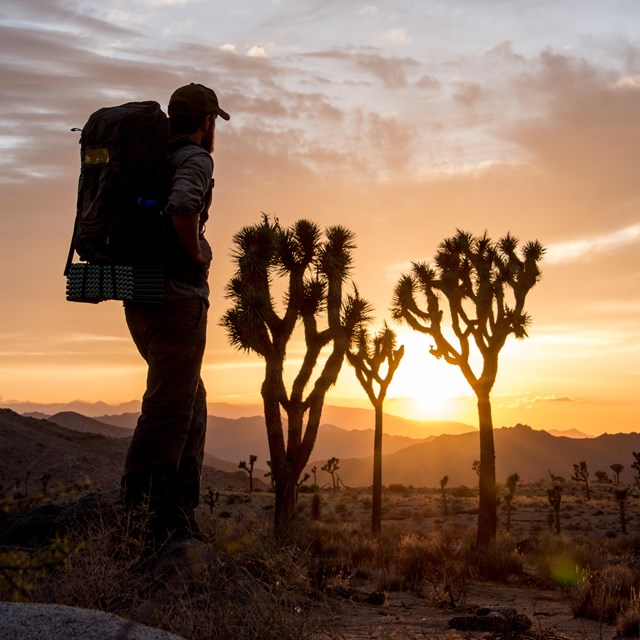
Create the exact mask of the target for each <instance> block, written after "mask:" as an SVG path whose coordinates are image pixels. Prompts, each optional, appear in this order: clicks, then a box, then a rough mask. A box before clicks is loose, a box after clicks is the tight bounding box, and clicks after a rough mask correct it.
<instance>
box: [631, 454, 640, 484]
mask: <svg viewBox="0 0 640 640" xmlns="http://www.w3.org/2000/svg"><path fill="white" fill-rule="evenodd" d="M631 455H632V456H633V459H634V461H633V464H632V465H631V468H632V469H635V471H636V475H635V476H634V477H633V479H634V481H635V483H636V485H637V486H638V487H640V452H638V451H632V452H631Z"/></svg>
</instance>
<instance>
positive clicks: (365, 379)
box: [347, 323, 404, 535]
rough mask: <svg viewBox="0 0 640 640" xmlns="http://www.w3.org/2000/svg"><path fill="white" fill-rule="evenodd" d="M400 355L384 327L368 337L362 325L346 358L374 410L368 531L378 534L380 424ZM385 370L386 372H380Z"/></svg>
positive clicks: (379, 525)
mask: <svg viewBox="0 0 640 640" xmlns="http://www.w3.org/2000/svg"><path fill="white" fill-rule="evenodd" d="M403 355H404V346H402V345H401V346H400V347H398V348H396V334H395V332H394V331H392V330H391V329H389V327H387V325H386V323H385V324H384V327H383V329H382V331H380V332H379V333H377V334H375V335H374V336H371V335H370V334H369V332H368V331H367V329H366V327H365V326H364V325H362V326H360V328H359V329H358V331H357V332H356V334H355V336H354V338H353V340H352V342H351V344H350V345H349V350H348V351H347V359H348V360H349V364H351V366H352V367H353V369H354V371H355V373H356V377H357V378H358V382H359V383H360V385H361V386H362V388H363V389H364V390H365V392H366V394H367V397H368V398H369V400H370V402H371V404H372V405H373V408H374V416H375V418H374V419H375V429H374V437H373V489H372V498H371V531H372V533H374V534H376V535H377V534H379V533H380V531H381V529H382V421H383V416H384V413H383V405H384V399H385V397H386V395H387V389H388V388H389V384H390V383H391V381H392V380H393V376H394V375H395V372H396V371H397V369H398V366H399V365H400V361H401V360H402V356H403ZM381 369H385V370H386V373H384V374H383V373H382V371H381Z"/></svg>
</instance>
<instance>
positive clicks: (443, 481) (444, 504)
mask: <svg viewBox="0 0 640 640" xmlns="http://www.w3.org/2000/svg"><path fill="white" fill-rule="evenodd" d="M448 483H449V476H442V478H441V479H440V493H441V494H442V513H444V515H445V517H446V516H448V515H449V505H448V504H447V494H446V493H445V490H444V488H445V487H446V486H447V484H448Z"/></svg>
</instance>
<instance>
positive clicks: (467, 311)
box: [392, 230, 545, 546]
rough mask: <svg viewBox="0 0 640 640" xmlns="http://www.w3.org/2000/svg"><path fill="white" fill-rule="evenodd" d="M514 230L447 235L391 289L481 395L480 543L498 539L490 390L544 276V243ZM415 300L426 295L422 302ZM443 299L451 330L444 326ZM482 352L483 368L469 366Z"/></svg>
mask: <svg viewBox="0 0 640 640" xmlns="http://www.w3.org/2000/svg"><path fill="white" fill-rule="evenodd" d="M518 245H519V243H518V240H517V239H516V238H515V237H514V236H512V235H511V234H510V233H508V234H507V235H505V236H504V237H502V238H500V239H499V240H498V241H497V242H494V241H492V240H491V239H490V238H489V237H488V236H487V234H486V233H485V234H484V235H482V236H474V235H472V234H471V233H467V232H464V231H460V230H458V231H457V232H456V234H455V235H454V236H453V237H451V238H447V239H446V240H444V241H443V242H442V243H441V244H440V247H439V248H438V251H437V253H436V256H435V259H434V262H433V264H426V263H413V265H412V271H411V275H404V276H402V277H401V278H400V280H399V282H398V284H397V285H396V288H395V291H394V299H393V307H392V309H393V317H394V319H396V320H400V321H405V322H406V323H407V324H408V325H409V326H410V327H411V328H412V329H414V330H415V331H419V332H421V333H424V334H427V335H429V336H430V337H431V338H432V339H433V342H434V345H433V346H432V347H431V350H430V353H431V355H433V356H435V357H436V358H442V359H444V361H445V362H447V363H448V364H451V365H455V366H457V367H459V369H460V371H461V372H462V374H463V375H464V377H465V379H466V381H467V382H468V383H469V386H470V387H471V388H472V389H473V391H474V393H475V395H476V397H477V400H478V423H479V432H480V483H479V484H480V500H479V505H478V532H477V542H478V545H480V546H484V545H487V544H489V543H490V542H491V541H492V540H494V539H495V537H496V530H497V507H496V464H495V446H494V438H493V418H492V416H491V400H490V395H491V389H492V388H493V385H494V383H495V381H496V376H497V374H498V358H499V355H500V351H501V350H502V347H503V346H504V344H505V342H506V340H507V338H508V337H509V336H510V335H512V334H513V335H514V336H515V337H516V338H518V339H523V338H526V337H527V335H528V334H527V329H528V327H529V324H530V320H531V319H530V317H529V314H528V313H527V312H526V311H525V310H524V305H525V299H526V297H527V294H528V293H529V291H530V290H531V289H532V288H533V287H534V286H535V285H536V283H537V282H538V281H539V280H540V277H541V271H540V267H539V262H540V261H541V260H542V258H543V256H544V253H545V249H544V247H543V246H542V245H541V244H540V242H538V241H533V242H528V243H526V244H525V245H524V246H522V247H519V246H518ZM418 299H420V301H423V305H422V306H419V304H418ZM443 302H446V306H447V307H448V320H450V323H451V329H452V331H451V332H448V331H447V330H446V329H444V328H443V326H442V323H443V317H444V312H445V310H446V309H443V308H442V307H441V305H442V303H443ZM475 355H478V356H479V358H478V361H479V362H481V364H480V365H479V367H475V365H473V366H472V363H473V362H474V361H475V358H474V357H473V356H475Z"/></svg>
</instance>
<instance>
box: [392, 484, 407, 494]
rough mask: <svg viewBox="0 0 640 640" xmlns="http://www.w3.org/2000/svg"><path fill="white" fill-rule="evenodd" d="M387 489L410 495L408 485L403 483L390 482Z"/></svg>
mask: <svg viewBox="0 0 640 640" xmlns="http://www.w3.org/2000/svg"><path fill="white" fill-rule="evenodd" d="M387 491H389V493H400V494H402V495H408V494H409V487H406V486H405V485H403V484H390V485H389V486H388V487H387Z"/></svg>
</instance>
